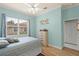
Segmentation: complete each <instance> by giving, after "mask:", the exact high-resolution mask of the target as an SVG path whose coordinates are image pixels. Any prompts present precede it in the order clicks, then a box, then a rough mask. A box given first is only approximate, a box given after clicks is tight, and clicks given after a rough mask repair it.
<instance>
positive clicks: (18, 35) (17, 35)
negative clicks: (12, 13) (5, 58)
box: [6, 16, 30, 37]
mask: <svg viewBox="0 0 79 59" xmlns="http://www.w3.org/2000/svg"><path fill="white" fill-rule="evenodd" d="M7 18H13V17H8V16H6V37H20V36H21V35H22V34H21V35H20V33H19V20H24V19H18V25H17V27H18V31H17V34H16V35H8V34H7ZM14 19H17V18H14ZM26 21H27V23H28V24H27V35H26V34H23V35H24V37H25V36H29V31H30V29H29V28H30V27H29V26H30V25H29V24H30V21H29V20H26ZM23 35H22V37H23Z"/></svg>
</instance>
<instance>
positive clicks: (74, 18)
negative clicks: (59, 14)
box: [64, 17, 79, 21]
mask: <svg viewBox="0 0 79 59" xmlns="http://www.w3.org/2000/svg"><path fill="white" fill-rule="evenodd" d="M76 19H79V17H73V18H69V19H66V20H64V21H70V20H76Z"/></svg>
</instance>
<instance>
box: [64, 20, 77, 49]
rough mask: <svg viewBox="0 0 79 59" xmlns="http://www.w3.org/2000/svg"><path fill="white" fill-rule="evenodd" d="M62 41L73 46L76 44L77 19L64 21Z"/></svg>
mask: <svg viewBox="0 0 79 59" xmlns="http://www.w3.org/2000/svg"><path fill="white" fill-rule="evenodd" d="M64 35H65V36H64V43H65V44H68V46H69V45H72V48H75V46H76V45H77V20H71V21H67V22H65V23H64Z"/></svg>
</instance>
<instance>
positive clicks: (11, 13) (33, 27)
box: [0, 8, 36, 36]
mask: <svg viewBox="0 0 79 59" xmlns="http://www.w3.org/2000/svg"><path fill="white" fill-rule="evenodd" d="M2 13H5V14H6V15H7V16H10V17H14V18H19V19H25V20H30V35H31V36H35V34H36V18H35V17H34V16H27V15H25V14H23V13H20V12H18V11H14V10H11V9H5V8H0V36H1V32H2V31H1V20H2V16H1V14H2Z"/></svg>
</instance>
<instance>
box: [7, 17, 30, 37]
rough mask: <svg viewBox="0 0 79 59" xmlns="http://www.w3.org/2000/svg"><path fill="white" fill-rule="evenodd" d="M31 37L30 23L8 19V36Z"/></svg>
mask: <svg viewBox="0 0 79 59" xmlns="http://www.w3.org/2000/svg"><path fill="white" fill-rule="evenodd" d="M27 35H29V21H28V20H23V19H16V18H11V17H6V36H27Z"/></svg>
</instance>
